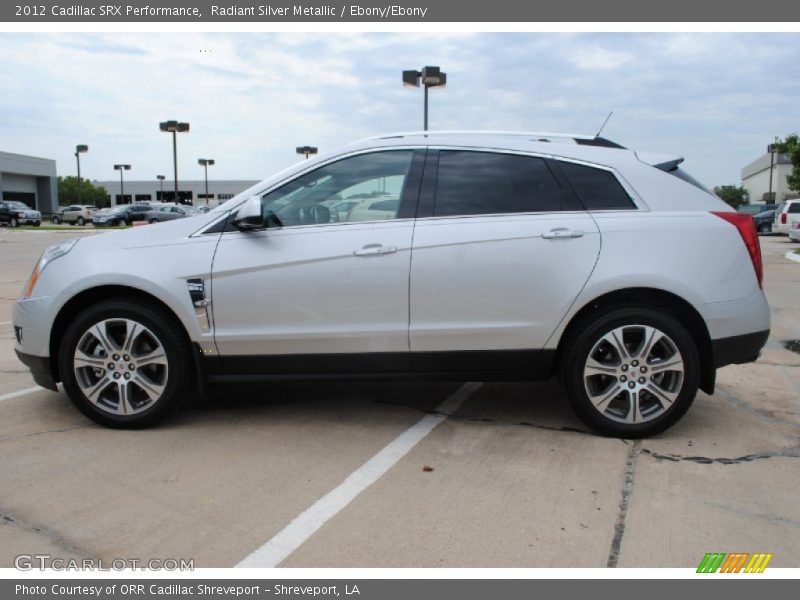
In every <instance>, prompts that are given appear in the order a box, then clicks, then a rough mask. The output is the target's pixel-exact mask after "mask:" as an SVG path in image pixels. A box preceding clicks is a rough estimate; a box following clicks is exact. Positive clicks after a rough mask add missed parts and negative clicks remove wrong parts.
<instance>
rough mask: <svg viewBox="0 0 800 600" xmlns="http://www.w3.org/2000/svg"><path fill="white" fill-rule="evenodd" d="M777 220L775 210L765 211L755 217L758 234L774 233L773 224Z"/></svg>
mask: <svg viewBox="0 0 800 600" xmlns="http://www.w3.org/2000/svg"><path fill="white" fill-rule="evenodd" d="M774 220H775V209H773V210H765V211H764V212H761V213H758V214H757V215H755V216H754V217H753V221H755V223H756V231H758V233H772V222H773V221H774Z"/></svg>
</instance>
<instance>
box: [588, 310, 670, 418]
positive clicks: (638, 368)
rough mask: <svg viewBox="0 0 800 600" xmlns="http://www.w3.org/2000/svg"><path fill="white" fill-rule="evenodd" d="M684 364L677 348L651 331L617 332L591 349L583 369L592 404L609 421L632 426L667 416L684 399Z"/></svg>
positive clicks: (642, 327)
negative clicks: (679, 399)
mask: <svg viewBox="0 0 800 600" xmlns="http://www.w3.org/2000/svg"><path fill="white" fill-rule="evenodd" d="M683 380H684V363H683V357H682V356H681V353H680V351H679V350H678V346H677V345H676V344H675V342H674V341H673V340H672V339H671V338H670V337H669V336H668V335H667V334H665V333H664V332H663V331H661V330H659V329H657V328H655V327H652V326H649V325H623V326H621V327H617V328H615V329H612V330H611V331H609V332H607V333H606V334H605V335H603V336H602V337H601V338H600V339H598V340H597V341H596V342H595V344H594V345H593V346H592V349H591V351H590V352H589V354H588V356H587V358H586V362H585V364H584V368H583V383H584V387H585V389H586V393H587V395H588V396H589V400H590V402H591V404H592V406H594V408H595V410H597V411H598V412H599V413H600V414H602V415H603V416H604V417H607V418H609V419H611V420H613V421H617V422H620V423H628V424H639V423H645V422H648V421H652V420H654V419H656V418H658V417H660V416H661V415H663V414H664V413H665V412H666V411H667V410H669V408H670V407H671V406H672V404H673V403H674V402H675V401H676V400H677V398H678V395H679V394H680V391H681V387H682V385H683Z"/></svg>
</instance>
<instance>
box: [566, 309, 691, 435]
mask: <svg viewBox="0 0 800 600" xmlns="http://www.w3.org/2000/svg"><path fill="white" fill-rule="evenodd" d="M581 325H582V326H581V327H577V328H576V329H575V331H576V333H575V334H574V335H573V336H572V339H570V340H567V350H566V354H565V356H564V360H563V361H562V373H561V376H562V380H563V383H564V385H565V387H566V390H567V394H568V396H569V400H570V404H571V405H572V408H573V410H574V411H575V413H576V414H577V415H578V417H580V419H581V420H582V421H583V422H584V423H586V424H587V425H588V426H589V427H591V428H592V429H594V430H595V431H597V432H599V433H601V434H603V435H607V436H613V437H622V438H643V437H648V436H651V435H655V434H657V433H660V432H662V431H664V430H665V429H667V428H669V427H670V426H672V425H673V424H675V423H676V422H677V421H678V420H679V419H680V418H681V417H682V416H683V415H684V414H685V413H686V411H687V410H689V407H690V406H691V405H692V402H693V401H694V398H695V395H696V394H697V389H698V386H699V383H700V356H699V353H698V350H697V344H696V343H695V341H694V340H693V339H692V337H691V335H690V334H689V332H688V331H687V330H686V328H685V327H684V326H683V325H682V324H681V323H680V322H679V321H678V320H677V319H676V318H674V317H673V316H671V315H670V314H668V313H666V312H661V311H657V310H653V309H650V308H645V307H640V306H630V307H624V308H623V307H619V308H615V309H610V310H607V311H605V312H603V313H602V314H600V315H594V316H593V318H592V319H591V320H587V322H585V323H582V324H581ZM635 325H643V326H649V327H655V328H657V329H659V330H660V331H661V332H663V333H665V334H666V335H667V336H668V337H669V338H670V339H671V341H672V342H674V346H675V347H677V350H678V351H679V352H680V354H681V357H682V359H683V376H682V378H681V379H680V385H679V386H678V387H677V389H676V390H675V393H676V394H677V397H676V398H675V400H674V401H673V402H672V403H671V404H670V405H669V406H668V408H666V409H664V410H663V412H661V413H660V414H657V416H653V418H652V419H651V420H645V421H643V422H640V423H623V422H619V421H616V420H614V419H613V418H611V417H609V416H607V415H606V414H601V412H600V411H599V410H598V409H596V408H595V406H594V405H593V404H592V402H591V400H590V399H589V394H588V392H587V390H586V385H585V384H584V366H585V365H586V361H587V359H588V358H589V353H590V352H591V351H592V349H593V348H594V347H595V344H596V343H597V342H598V341H600V339H601V338H602V337H603V336H604V335H606V334H607V333H608V332H610V331H613V330H614V329H616V328H618V327H623V326H635ZM634 331H635V328H634ZM651 375H652V374H651ZM609 377H610V378H611V379H612V382H614V383H615V381H613V380H615V377H614V376H609ZM637 377H638V375H637ZM620 385H622V384H620ZM627 385H631V382H630V381H629V382H628V383H627ZM634 385H635V384H634ZM623 391H624V390H623ZM647 397H648V398H651V401H652V399H654V398H655V396H652V395H651V396H647ZM609 406H611V405H610V404H609Z"/></svg>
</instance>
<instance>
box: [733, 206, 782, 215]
mask: <svg viewBox="0 0 800 600" xmlns="http://www.w3.org/2000/svg"><path fill="white" fill-rule="evenodd" d="M776 208H777V205H776V204H742V205H741V206H740V207H739V208H737V209H736V212H739V213H746V214H748V215H753V216H754V217H755V216H756V215H758V214H761V213H763V212H766V211H768V210H775V209H776Z"/></svg>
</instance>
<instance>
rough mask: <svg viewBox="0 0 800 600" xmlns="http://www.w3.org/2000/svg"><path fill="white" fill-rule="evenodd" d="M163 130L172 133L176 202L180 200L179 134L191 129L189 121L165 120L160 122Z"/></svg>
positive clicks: (159, 126)
mask: <svg viewBox="0 0 800 600" xmlns="http://www.w3.org/2000/svg"><path fill="white" fill-rule="evenodd" d="M158 128H159V129H160V130H161V131H165V132H168V133H171V134H172V161H173V163H174V165H175V202H177V201H178V134H179V133H185V132H187V131H189V124H188V123H179V122H178V121H164V122H162V123H159V124H158Z"/></svg>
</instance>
